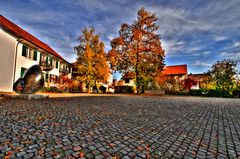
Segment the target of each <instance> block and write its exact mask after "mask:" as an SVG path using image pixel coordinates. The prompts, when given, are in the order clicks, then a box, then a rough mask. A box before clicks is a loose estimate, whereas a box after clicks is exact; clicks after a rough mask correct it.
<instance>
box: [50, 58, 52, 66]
mask: <svg viewBox="0 0 240 159" xmlns="http://www.w3.org/2000/svg"><path fill="white" fill-rule="evenodd" d="M50 65H51V66H52V57H50Z"/></svg>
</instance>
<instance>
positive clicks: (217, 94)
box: [206, 89, 232, 97]
mask: <svg viewBox="0 0 240 159" xmlns="http://www.w3.org/2000/svg"><path fill="white" fill-rule="evenodd" d="M206 95H207V96H208V97H232V96H231V94H230V92H228V91H225V90H223V91H221V90H214V89H210V90H208V91H207V94H206Z"/></svg>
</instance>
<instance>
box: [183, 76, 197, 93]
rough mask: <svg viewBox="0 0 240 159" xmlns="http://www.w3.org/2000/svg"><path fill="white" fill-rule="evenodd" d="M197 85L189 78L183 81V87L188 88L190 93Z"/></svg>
mask: <svg viewBox="0 0 240 159" xmlns="http://www.w3.org/2000/svg"><path fill="white" fill-rule="evenodd" d="M196 84H197V82H196V81H194V80H193V79H192V78H187V79H185V80H184V81H183V87H184V88H186V89H187V90H188V91H190V90H191V88H192V86H195V85H196Z"/></svg>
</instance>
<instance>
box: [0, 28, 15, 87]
mask: <svg viewBox="0 0 240 159" xmlns="http://www.w3.org/2000/svg"><path fill="white" fill-rule="evenodd" d="M16 44H17V39H16V38H15V37H13V36H11V35H10V34H8V33H7V32H5V31H4V30H3V29H2V28H1V27H0V64H1V66H0V92H12V90H13V89H12V86H13V74H14V73H13V72H14V56H15V49H16Z"/></svg>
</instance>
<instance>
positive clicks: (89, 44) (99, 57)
mask: <svg viewBox="0 0 240 159" xmlns="http://www.w3.org/2000/svg"><path fill="white" fill-rule="evenodd" d="M94 32H95V31H94V29H93V28H90V29H88V28H85V29H84V30H83V31H82V35H80V36H79V38H78V42H79V44H78V45H77V46H75V47H74V49H75V51H76V53H77V68H78V73H79V74H80V76H79V80H80V81H82V82H84V83H85V84H86V86H87V87H88V91H90V88H91V86H93V85H94V84H96V82H106V81H107V79H108V76H109V73H110V69H109V65H108V63H107V58H106V53H105V51H104V43H103V42H102V41H101V40H100V38H99V35H97V34H95V33H94Z"/></svg>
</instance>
